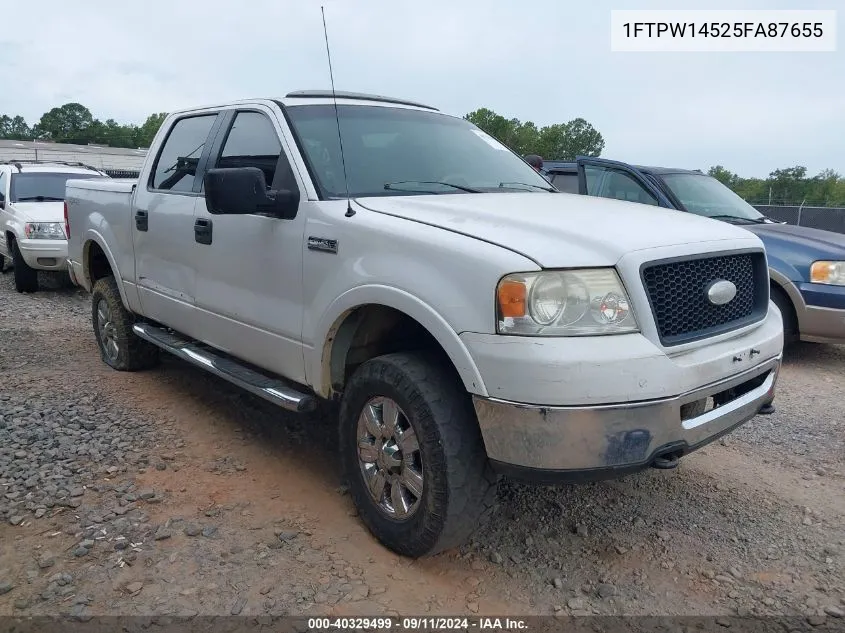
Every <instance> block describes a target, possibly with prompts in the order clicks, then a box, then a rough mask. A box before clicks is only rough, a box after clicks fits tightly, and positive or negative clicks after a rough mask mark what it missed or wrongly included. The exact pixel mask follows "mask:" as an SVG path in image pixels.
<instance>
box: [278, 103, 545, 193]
mask: <svg viewBox="0 0 845 633" xmlns="http://www.w3.org/2000/svg"><path fill="white" fill-rule="evenodd" d="M286 110H287V112H288V114H289V116H290V119H291V121H292V123H293V128H294V131H295V132H296V135H297V137H298V141H299V143H300V146H301V148H302V150H303V151H304V153H305V156H306V158H307V160H308V163H309V167H310V169H311V171H312V176H313V177H314V178H315V180H316V181H317V187H318V188H319V189H320V193H321V195H322V196H323V197H324V198H340V197H344V196H345V195H346V187H345V186H344V181H343V165H342V163H341V157H340V146H339V143H338V133H337V122H336V120H335V110H334V106H333V105H299V106H290V107H287V108H286ZM338 114H339V118H340V128H341V133H342V138H343V152H344V155H345V158H346V173H347V175H348V179H349V194H350V195H351V196H353V197H363V196H384V195H391V196H395V195H414V194H417V195H419V194H432V193H435V194H439V193H453V194H454V193H456V194H460V193H469V192H481V191H484V192H490V191H536V192H539V193H541V194H542V193H545V192H547V191H553V189H552V187H551V185H550V184H549V182H548V181H547V180H545V179H544V178H543V177H542V176H541V175H540V174H538V173H537V172H536V171H534V169H533V168H532V167H530V166H529V165H528V164H527V163H525V162H524V161H523V160H522V159H521V158H519V157H518V156H517V155H516V154H514V153H513V152H511V151H510V150H509V149H508V148H507V147H505V146H504V145H502V144H501V143H499V142H498V141H496V140H495V139H493V137H491V136H489V135H487V134H485V133H484V132H482V131H481V130H480V129H478V128H477V127H475V126H474V125H473V124H471V123H470V122H469V121H465V120H463V119H458V118H455V117H451V116H447V115H445V114H438V113H434V112H424V111H421V110H409V109H405V108H391V107H382V106H358V105H339V106H338Z"/></svg>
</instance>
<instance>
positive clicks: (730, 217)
mask: <svg viewBox="0 0 845 633" xmlns="http://www.w3.org/2000/svg"><path fill="white" fill-rule="evenodd" d="M704 217H707V218H711V219H713V220H728V221H730V220H742V221H743V222H748V223H749V224H760V222H758V221H757V220H754V219H752V218H743V217H742V216H739V215H727V214H720V215H707V216H704Z"/></svg>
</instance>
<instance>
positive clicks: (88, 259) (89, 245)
mask: <svg viewBox="0 0 845 633" xmlns="http://www.w3.org/2000/svg"><path fill="white" fill-rule="evenodd" d="M109 274H110V275H111V276H113V277H114V280H115V283H116V284H117V290H118V292H119V293H120V300H121V302H123V305H124V306H125V307H126V309H127V310H128V309H129V302H128V300H127V297H126V290H125V288H124V287H123V279H122V278H121V276H120V271H119V270H118V268H117V264H116V260H115V258H114V255H113V254H112V252H111V249H109V247H108V245H107V244H106V240H104V239H103V236H102V235H100V234H99V233H97V232H96V231H91V232H90V233H89V234H88V235H87V236H86V237H85V243H84V244H83V246H82V279H83V283H84V285H85V288H86V289H87V290H88V291H89V292H90V291H91V289H92V288H93V287H94V283H95V282H96V281H97V280H98V279H101V278H103V277H107V276H108V275H109Z"/></svg>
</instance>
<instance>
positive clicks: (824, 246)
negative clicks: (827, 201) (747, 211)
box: [745, 224, 845, 259]
mask: <svg viewBox="0 0 845 633" xmlns="http://www.w3.org/2000/svg"><path fill="white" fill-rule="evenodd" d="M745 228H747V229H748V230H749V231H751V232H753V233H756V234H757V235H758V236H759V237H760V239H761V240H763V243H764V244H766V246H767V247H768V245H769V244H772V245H773V246H774V245H775V244H777V245H778V246H779V247H781V248H783V249H785V250H790V251H803V252H806V253H807V254H808V255H811V256H813V257H814V258H815V259H823V258H828V259H845V235H842V234H841V233H834V232H833V231H823V230H821V229H813V228H810V227H807V226H795V225H793V224H757V225H753V226H747V227H745Z"/></svg>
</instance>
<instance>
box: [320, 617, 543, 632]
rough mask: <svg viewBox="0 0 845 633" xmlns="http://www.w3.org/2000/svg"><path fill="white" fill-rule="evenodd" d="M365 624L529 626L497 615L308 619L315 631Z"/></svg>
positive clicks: (460, 627)
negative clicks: (495, 616) (475, 616)
mask: <svg viewBox="0 0 845 633" xmlns="http://www.w3.org/2000/svg"><path fill="white" fill-rule="evenodd" d="M362 628H363V629H368V630H378V631H389V630H391V629H396V630H405V631H448V630H459V631H466V630H469V629H479V630H491V631H508V630H513V631H516V630H522V629H526V628H527V624H526V622H525V621H524V620H520V619H512V618H493V617H478V618H467V617H455V618H447V617H418V618H414V617H403V618H391V617H373V618H363V617H351V618H309V620H308V629H309V630H312V631H337V630H360V629H362Z"/></svg>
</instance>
